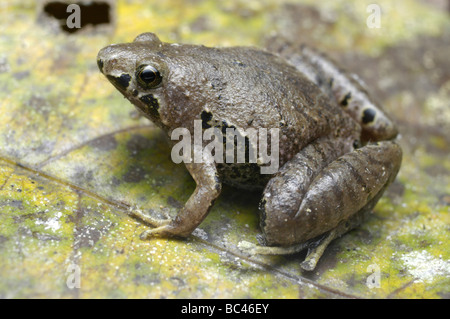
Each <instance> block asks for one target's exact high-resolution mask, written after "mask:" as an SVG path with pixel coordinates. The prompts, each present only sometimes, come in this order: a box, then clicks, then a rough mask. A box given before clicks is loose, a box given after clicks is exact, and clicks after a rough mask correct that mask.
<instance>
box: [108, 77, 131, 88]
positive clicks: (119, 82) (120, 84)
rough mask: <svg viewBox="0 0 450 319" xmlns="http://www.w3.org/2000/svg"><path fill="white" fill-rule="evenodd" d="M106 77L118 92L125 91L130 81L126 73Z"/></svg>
mask: <svg viewBox="0 0 450 319" xmlns="http://www.w3.org/2000/svg"><path fill="white" fill-rule="evenodd" d="M106 77H107V78H108V80H109V81H110V82H111V83H112V84H114V86H115V87H116V88H118V89H119V90H125V89H126V88H127V87H128V85H130V81H131V76H130V75H129V74H126V73H123V74H121V75H120V76H112V75H107V76H106Z"/></svg>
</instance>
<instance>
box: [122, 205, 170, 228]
mask: <svg viewBox="0 0 450 319" xmlns="http://www.w3.org/2000/svg"><path fill="white" fill-rule="evenodd" d="M129 214H130V215H131V216H134V217H136V218H139V219H140V220H142V221H143V222H144V223H147V224H149V225H151V226H153V227H161V226H164V225H167V224H169V223H170V221H171V219H170V218H169V217H167V218H166V219H160V218H154V217H151V216H150V215H147V214H146V213H144V212H143V211H142V210H140V209H137V208H135V209H130V210H129Z"/></svg>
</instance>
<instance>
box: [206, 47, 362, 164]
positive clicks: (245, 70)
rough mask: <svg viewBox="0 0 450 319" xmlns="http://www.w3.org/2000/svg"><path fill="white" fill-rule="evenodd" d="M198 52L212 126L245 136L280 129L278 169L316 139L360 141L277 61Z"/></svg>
mask: <svg viewBox="0 0 450 319" xmlns="http://www.w3.org/2000/svg"><path fill="white" fill-rule="evenodd" d="M205 50H206V51H205ZM201 52H202V54H203V62H202V68H206V70H203V75H204V76H205V77H206V82H207V83H208V84H209V85H208V86H209V88H208V89H209V91H210V92H209V93H208V94H207V96H208V97H209V98H210V101H208V102H207V103H206V104H207V105H208V108H209V109H208V110H209V112H210V113H211V116H210V118H211V119H212V121H216V122H221V123H224V124H225V125H226V126H228V127H240V128H242V129H244V130H245V129H247V128H249V127H251V128H256V129H257V128H268V129H270V128H279V129H280V133H279V137H280V164H281V165H282V164H283V163H285V162H286V161H287V160H289V159H290V158H291V157H292V156H293V155H294V154H295V153H297V152H298V151H299V150H301V149H302V148H303V147H305V146H306V145H308V144H309V143H310V142H311V141H313V140H316V139H317V138H320V137H325V136H329V135H333V136H334V137H336V136H339V135H346V136H349V135H353V136H357V135H358V126H357V125H356V123H355V122H354V121H353V120H351V118H350V117H349V116H348V115H347V114H346V113H345V112H343V111H342V110H341V109H340V108H339V107H338V106H337V105H336V104H335V103H333V101H331V100H330V99H329V96H328V95H327V94H325V93H324V92H322V91H321V89H320V88H319V87H318V86H316V85H315V84H314V83H312V82H311V81H310V80H308V79H307V78H306V77H305V76H304V75H303V74H302V73H301V72H300V71H298V70H297V69H296V68H295V67H293V66H291V65H290V64H288V63H287V62H285V61H284V60H283V59H281V58H279V57H278V56H276V55H273V54H271V53H269V52H266V51H263V50H259V49H254V48H247V47H232V48H219V49H217V48H204V47H203V49H202V50H201Z"/></svg>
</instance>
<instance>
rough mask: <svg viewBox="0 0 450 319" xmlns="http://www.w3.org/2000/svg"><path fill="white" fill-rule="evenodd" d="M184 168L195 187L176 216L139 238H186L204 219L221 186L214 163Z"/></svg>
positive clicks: (205, 161) (188, 165)
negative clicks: (193, 181) (195, 184)
mask: <svg viewBox="0 0 450 319" xmlns="http://www.w3.org/2000/svg"><path fill="white" fill-rule="evenodd" d="M186 168H187V169H188V171H189V173H190V174H191V175H192V177H193V178H194V180H195V182H196V183H197V186H196V188H195V190H194V193H192V195H191V196H190V197H189V199H188V200H187V202H186V203H185V205H184V207H183V208H181V209H180V210H179V211H178V214H177V216H176V217H175V218H174V219H173V220H170V222H168V223H167V224H165V225H161V226H160V227H157V228H154V229H149V230H147V231H145V232H144V233H143V234H142V235H141V238H142V239H145V238H149V237H153V236H181V237H186V236H188V235H190V234H191V233H192V231H194V229H195V228H197V226H198V225H200V223H201V222H202V221H203V219H205V217H206V216H207V214H208V212H209V210H210V208H211V206H212V205H213V203H214V201H215V199H216V198H217V197H218V196H219V194H220V191H221V188H222V184H221V182H220V180H219V175H218V172H217V169H216V166H215V164H214V162H212V161H211V160H209V159H204V162H203V163H188V164H186Z"/></svg>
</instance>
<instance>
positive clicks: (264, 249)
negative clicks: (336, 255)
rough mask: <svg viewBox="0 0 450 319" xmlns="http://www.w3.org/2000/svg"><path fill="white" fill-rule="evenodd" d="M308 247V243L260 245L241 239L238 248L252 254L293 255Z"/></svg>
mask: <svg viewBox="0 0 450 319" xmlns="http://www.w3.org/2000/svg"><path fill="white" fill-rule="evenodd" d="M306 247H308V244H307V243H302V244H298V245H292V246H287V247H282V246H260V245H256V244H253V243H250V242H248V241H241V242H239V244H238V248H239V249H240V250H241V251H243V252H245V253H247V254H250V255H291V254H295V253H298V252H300V251H302V250H303V249H305V248H306Z"/></svg>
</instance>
